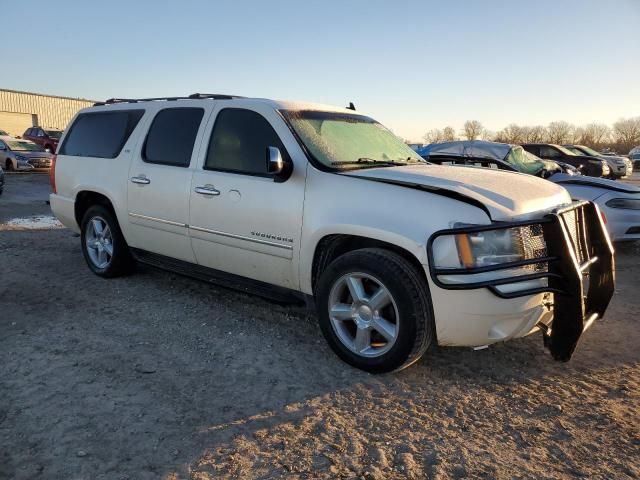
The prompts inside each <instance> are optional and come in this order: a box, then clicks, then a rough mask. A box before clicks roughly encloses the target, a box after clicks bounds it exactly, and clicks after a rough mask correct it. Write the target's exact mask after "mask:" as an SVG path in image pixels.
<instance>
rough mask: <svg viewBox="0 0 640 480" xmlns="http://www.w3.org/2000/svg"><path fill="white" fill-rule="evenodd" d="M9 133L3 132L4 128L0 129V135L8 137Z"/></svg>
mask: <svg viewBox="0 0 640 480" xmlns="http://www.w3.org/2000/svg"><path fill="white" fill-rule="evenodd" d="M8 136H9V134H8V133H7V132H5V131H4V130H0V137H8Z"/></svg>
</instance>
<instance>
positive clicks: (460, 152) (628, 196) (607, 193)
mask: <svg viewBox="0 0 640 480" xmlns="http://www.w3.org/2000/svg"><path fill="white" fill-rule="evenodd" d="M418 153H419V154H420V155H421V156H422V157H423V158H425V159H426V160H429V161H430V162H434V163H439V164H442V165H466V166H477V167H488V168H494V169H495V168H497V169H503V170H510V171H513V172H521V173H528V174H531V175H536V176H538V177H541V178H545V179H547V180H549V181H551V182H553V183H556V184H558V185H562V186H563V187H564V188H565V189H567V191H568V192H569V194H570V195H571V198H572V199H574V200H589V201H592V202H594V203H596V204H597V205H598V207H599V208H600V213H601V215H602V218H603V220H604V221H605V223H606V226H607V230H608V231H609V235H610V236H611V239H612V240H614V241H623V240H639V239H640V188H638V187H636V186H633V185H628V184H625V183H622V182H616V181H614V180H608V179H605V178H595V177H587V176H584V175H580V174H577V172H576V171H575V170H573V169H572V167H567V166H566V165H562V164H558V163H556V162H551V161H549V160H543V159H540V158H538V157H536V156H535V155H533V154H532V153H529V152H527V151H526V150H524V149H523V148H522V147H521V146H519V145H511V144H508V143H497V142H487V141H482V140H472V141H468V140H464V141H455V142H447V143H437V144H431V145H427V146H426V147H424V148H422V149H420V150H419V151H418Z"/></svg>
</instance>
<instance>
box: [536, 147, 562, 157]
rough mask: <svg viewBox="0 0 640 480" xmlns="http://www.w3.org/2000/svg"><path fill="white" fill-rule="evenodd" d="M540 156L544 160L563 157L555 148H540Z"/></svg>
mask: <svg viewBox="0 0 640 480" xmlns="http://www.w3.org/2000/svg"><path fill="white" fill-rule="evenodd" d="M540 156H541V157H542V158H560V157H561V156H562V155H561V154H560V152H559V151H557V150H556V149H555V148H553V147H546V146H542V147H540Z"/></svg>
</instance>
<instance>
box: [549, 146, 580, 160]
mask: <svg viewBox="0 0 640 480" xmlns="http://www.w3.org/2000/svg"><path fill="white" fill-rule="evenodd" d="M554 147H556V148H557V149H558V150H560V151H561V152H562V153H564V154H565V155H569V156H570V157H575V156H576V154H575V153H573V152H572V151H571V150H569V149H568V148H565V147H563V146H562V145H554Z"/></svg>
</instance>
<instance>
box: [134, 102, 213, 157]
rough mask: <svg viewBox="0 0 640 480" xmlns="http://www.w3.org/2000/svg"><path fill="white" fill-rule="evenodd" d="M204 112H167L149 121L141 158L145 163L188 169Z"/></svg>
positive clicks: (182, 110)
mask: <svg viewBox="0 0 640 480" xmlns="http://www.w3.org/2000/svg"><path fill="white" fill-rule="evenodd" d="M203 115H204V110H203V109H202V108H167V109H165V110H161V111H160V112H158V114H157V115H156V117H155V118H154V119H153V123H152V124H151V128H150V129H149V134H148V135H147V141H146V142H145V146H144V155H143V158H144V160H145V161H146V162H150V163H162V164H165V165H175V166H179V167H188V166H189V163H190V162H191V153H192V152H193V145H194V143H195V141H196V135H197V134H198V128H200V122H201V121H202V116H203Z"/></svg>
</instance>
